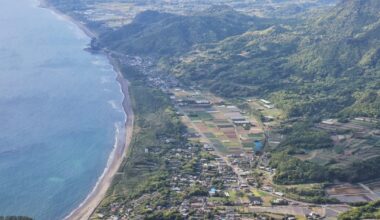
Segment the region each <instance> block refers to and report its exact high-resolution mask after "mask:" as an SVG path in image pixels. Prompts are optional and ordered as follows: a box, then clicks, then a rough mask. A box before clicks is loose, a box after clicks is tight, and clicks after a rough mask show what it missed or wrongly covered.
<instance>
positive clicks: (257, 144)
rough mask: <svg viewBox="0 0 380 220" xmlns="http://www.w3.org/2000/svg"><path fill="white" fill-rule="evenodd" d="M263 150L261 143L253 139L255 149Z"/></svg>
mask: <svg viewBox="0 0 380 220" xmlns="http://www.w3.org/2000/svg"><path fill="white" fill-rule="evenodd" d="M261 150H263V143H262V142H261V141H257V140H256V141H255V151H261Z"/></svg>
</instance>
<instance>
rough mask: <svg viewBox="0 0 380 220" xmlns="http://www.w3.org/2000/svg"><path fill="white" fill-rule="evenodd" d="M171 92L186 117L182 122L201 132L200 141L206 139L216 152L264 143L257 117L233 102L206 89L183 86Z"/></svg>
mask: <svg viewBox="0 0 380 220" xmlns="http://www.w3.org/2000/svg"><path fill="white" fill-rule="evenodd" d="M172 93H173V94H174V96H173V97H172V98H173V99H175V101H176V102H177V106H178V108H179V112H181V114H183V115H185V116H187V118H188V119H184V123H185V124H186V125H187V126H188V127H190V128H192V129H193V130H196V131H198V132H199V133H200V134H201V139H202V142H206V143H207V141H206V140H209V141H210V142H211V144H212V145H213V146H214V147H215V148H217V150H218V151H219V152H221V153H223V154H225V155H231V154H237V155H240V154H242V153H244V152H252V151H254V150H258V149H257V142H260V143H261V145H263V146H264V142H265V136H264V131H263V128H262V127H261V126H260V123H259V121H258V120H257V119H256V118H254V117H250V115H248V114H246V113H244V112H243V111H241V110H240V109H239V108H237V107H236V106H234V105H226V104H224V102H225V101H224V100H223V99H221V98H219V97H216V96H214V95H212V94H209V93H202V94H201V93H200V92H194V91H193V92H191V91H185V90H173V91H172ZM185 118H186V117H185ZM263 146H262V147H263ZM259 150H262V149H259Z"/></svg>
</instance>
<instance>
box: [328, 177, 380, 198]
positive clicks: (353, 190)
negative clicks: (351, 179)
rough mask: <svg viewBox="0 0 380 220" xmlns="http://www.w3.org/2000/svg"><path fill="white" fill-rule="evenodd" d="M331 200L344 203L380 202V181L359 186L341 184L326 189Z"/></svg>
mask: <svg viewBox="0 0 380 220" xmlns="http://www.w3.org/2000/svg"><path fill="white" fill-rule="evenodd" d="M326 192H327V194H328V195H329V197H330V198H336V199H338V200H339V201H341V202H344V203H356V202H371V201H377V200H380V181H373V182H368V183H359V184H348V183H346V184H340V185H335V186H332V187H328V188H327V189H326Z"/></svg>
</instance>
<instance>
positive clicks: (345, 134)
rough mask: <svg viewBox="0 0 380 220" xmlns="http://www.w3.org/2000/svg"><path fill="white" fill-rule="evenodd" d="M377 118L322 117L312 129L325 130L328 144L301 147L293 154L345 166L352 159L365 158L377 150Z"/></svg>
mask: <svg viewBox="0 0 380 220" xmlns="http://www.w3.org/2000/svg"><path fill="white" fill-rule="evenodd" d="M376 124H377V121H372V122H371V121H363V120H361V119H354V120H351V121H349V122H346V123H340V122H338V121H337V120H324V121H322V122H321V123H319V124H317V125H316V126H315V129H317V130H320V131H323V132H327V133H328V134H329V135H330V137H331V139H332V140H333V146H332V147H331V148H324V149H315V150H310V151H304V153H303V154H301V155H296V156H297V157H298V158H299V159H301V160H309V161H313V162H315V163H318V164H321V165H333V166H335V167H345V166H348V165H349V164H351V163H353V162H355V161H365V160H369V159H372V158H374V157H376V155H379V154H380V133H379V130H377V129H376Z"/></svg>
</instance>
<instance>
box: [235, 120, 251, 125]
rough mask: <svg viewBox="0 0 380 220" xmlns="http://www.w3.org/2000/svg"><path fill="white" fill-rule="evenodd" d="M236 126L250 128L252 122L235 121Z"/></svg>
mask: <svg viewBox="0 0 380 220" xmlns="http://www.w3.org/2000/svg"><path fill="white" fill-rule="evenodd" d="M234 124H235V125H236V126H249V125H251V122H249V121H247V120H245V121H234Z"/></svg>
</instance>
